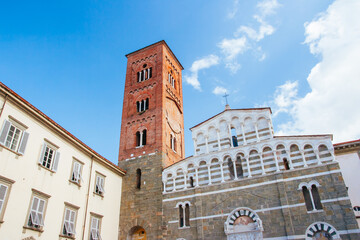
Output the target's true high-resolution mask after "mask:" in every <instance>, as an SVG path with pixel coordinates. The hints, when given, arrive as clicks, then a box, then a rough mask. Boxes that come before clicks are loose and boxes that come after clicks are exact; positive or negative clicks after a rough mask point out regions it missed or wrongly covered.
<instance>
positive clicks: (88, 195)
mask: <svg viewBox="0 0 360 240" xmlns="http://www.w3.org/2000/svg"><path fill="white" fill-rule="evenodd" d="M93 162H94V157H93V156H91V165H90V177H89V184H88V191H87V194H86V205H85V216H84V224H83V227H82V228H83V230H82V240H84V239H85V226H86V217H87V210H88V205H89V197H90V184H91V176H92V168H93Z"/></svg>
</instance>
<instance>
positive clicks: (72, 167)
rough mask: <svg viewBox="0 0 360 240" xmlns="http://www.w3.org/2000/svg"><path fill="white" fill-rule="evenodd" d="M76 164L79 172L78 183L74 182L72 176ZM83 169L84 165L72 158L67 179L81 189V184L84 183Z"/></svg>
mask: <svg viewBox="0 0 360 240" xmlns="http://www.w3.org/2000/svg"><path fill="white" fill-rule="evenodd" d="M76 164H78V165H79V170H78V174H79V177H78V181H76V179H73V175H74V171H75V165H76ZM83 168H84V163H83V162H82V161H80V160H78V159H76V158H74V157H73V161H72V165H71V172H70V178H69V182H71V183H74V184H76V185H78V186H79V187H81V182H82V181H84V180H83V178H82V171H83Z"/></svg>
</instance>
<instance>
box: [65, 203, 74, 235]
mask: <svg viewBox="0 0 360 240" xmlns="http://www.w3.org/2000/svg"><path fill="white" fill-rule="evenodd" d="M75 221H76V211H74V210H72V209H70V208H65V216H64V224H63V232H62V233H63V234H64V235H65V236H71V237H72V236H74V235H75V234H76V232H75Z"/></svg>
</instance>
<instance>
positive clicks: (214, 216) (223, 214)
mask: <svg viewBox="0 0 360 240" xmlns="http://www.w3.org/2000/svg"><path fill="white" fill-rule="evenodd" d="M348 199H349V198H348V197H343V198H333V199H326V200H321V203H328V202H337V201H342V200H348ZM301 206H305V203H298V204H293V205H284V206H278V207H272V208H262V209H257V210H254V212H256V213H258V212H268V211H273V210H279V209H285V208H295V207H301ZM229 214H230V213H222V214H216V215H209V216H202V217H196V218H190V221H196V220H202V219H211V218H217V217H227V216H228V215H229ZM174 222H178V221H175V220H174V221H169V222H168V223H174ZM344 234H345V233H344Z"/></svg>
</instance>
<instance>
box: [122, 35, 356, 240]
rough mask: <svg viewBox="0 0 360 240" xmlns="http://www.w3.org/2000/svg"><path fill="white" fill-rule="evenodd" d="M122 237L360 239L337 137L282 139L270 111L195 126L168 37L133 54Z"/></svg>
mask: <svg viewBox="0 0 360 240" xmlns="http://www.w3.org/2000/svg"><path fill="white" fill-rule="evenodd" d="M127 58H128V65H127V73H126V80H125V93H124V103H123V117H122V126H121V139H120V148H119V167H120V168H122V169H125V170H126V171H127V174H126V176H124V177H123V187H122V199H121V209H120V226H119V239H174V240H175V239H187V240H189V239H229V240H230V239H360V234H359V227H358V225H357V222H356V219H355V216H354V213H353V211H352V206H351V203H350V199H349V196H348V193H347V189H346V186H345V184H344V180H343V178H342V175H341V172H340V169H339V164H338V162H337V161H336V160H335V155H334V147H333V145H332V142H331V140H332V136H331V135H307V136H274V133H273V126H272V120H271V109H270V108H253V109H230V107H229V106H227V107H226V109H225V110H224V111H223V112H221V113H219V114H217V115H215V116H213V117H212V118H210V119H208V120H206V121H204V122H202V123H200V124H198V125H196V126H194V127H192V128H191V131H192V137H193V142H194V152H195V154H194V156H191V157H188V158H185V156H184V122H183V104H182V79H181V71H182V69H183V68H182V66H181V64H180V62H179V61H178V59H177V58H176V56H175V55H174V54H173V52H172V51H171V50H170V48H169V47H168V45H167V44H166V43H165V42H164V41H160V42H157V43H155V44H153V45H150V46H148V47H145V48H143V49H140V50H138V51H135V52H133V53H130V54H128V55H127Z"/></svg>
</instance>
